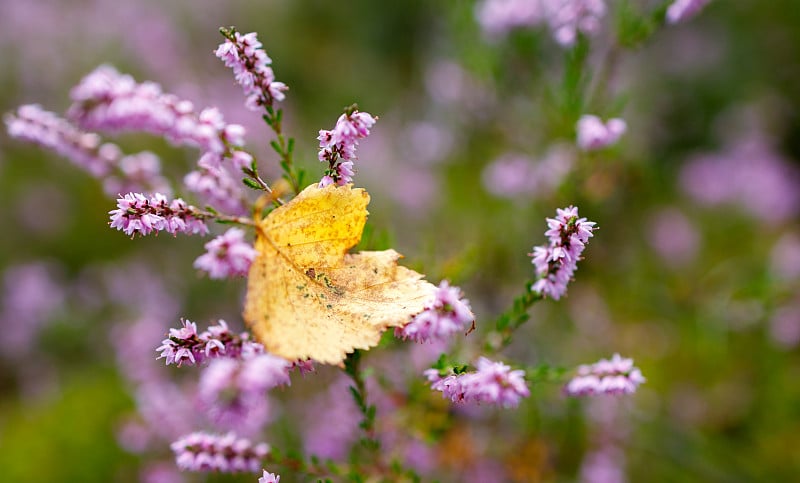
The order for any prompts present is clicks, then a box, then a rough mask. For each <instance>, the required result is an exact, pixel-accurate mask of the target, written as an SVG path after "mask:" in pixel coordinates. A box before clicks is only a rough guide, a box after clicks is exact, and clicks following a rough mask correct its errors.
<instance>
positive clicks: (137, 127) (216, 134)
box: [67, 65, 252, 214]
mask: <svg viewBox="0 0 800 483" xmlns="http://www.w3.org/2000/svg"><path fill="white" fill-rule="evenodd" d="M70 95H71V98H72V101H73V104H72V106H70V108H69V110H68V111H67V116H68V117H69V118H70V119H71V120H72V121H73V122H75V123H77V124H78V125H79V126H81V127H82V128H84V129H94V130H98V131H106V132H111V133H120V132H146V133H150V134H154V135H156V136H161V137H163V138H165V139H166V140H168V141H169V142H171V143H172V144H174V145H180V146H191V147H195V148H198V149H199V150H200V151H201V153H202V154H201V156H200V159H199V161H198V169H197V170H195V171H191V172H190V173H188V174H187V175H186V176H185V177H184V184H185V185H186V187H187V188H188V189H189V190H190V191H192V192H194V193H197V194H198V195H200V196H201V197H202V198H203V199H204V200H206V201H207V202H208V203H209V204H211V205H214V206H217V207H219V208H220V209H223V210H225V211H227V212H229V213H236V214H241V213H243V212H245V207H244V205H243V200H242V194H241V188H242V187H241V184H240V183H239V182H238V181H237V180H236V179H235V178H234V177H233V175H232V174H231V173H230V172H229V171H228V169H227V167H226V166H225V164H224V163H223V160H225V159H229V160H231V167H232V168H236V169H241V167H242V166H244V165H249V164H250V163H251V162H252V156H251V155H250V154H249V153H247V152H246V151H244V150H243V146H244V137H245V134H246V133H245V129H244V127H243V126H241V125H239V124H229V123H227V122H225V118H224V116H223V115H222V113H221V112H220V111H219V109H217V108H215V107H209V108H205V109H203V110H201V111H200V112H197V111H196V110H195V106H194V104H193V103H192V102H191V101H188V100H185V99H180V98H178V97H177V96H175V95H173V94H168V93H165V92H163V90H162V88H161V86H160V85H158V84H156V83H154V82H142V83H137V82H136V81H135V80H134V79H133V77H131V76H129V75H124V74H121V73H119V72H118V71H117V70H116V69H114V68H113V67H111V66H107V65H103V66H100V67H98V68H97V69H95V70H94V71H92V72H91V73H89V74H88V75H87V76H86V77H84V78H83V79H82V80H81V81H80V83H79V84H78V85H77V86H75V87H74V88H73V89H72V91H71V93H70Z"/></svg>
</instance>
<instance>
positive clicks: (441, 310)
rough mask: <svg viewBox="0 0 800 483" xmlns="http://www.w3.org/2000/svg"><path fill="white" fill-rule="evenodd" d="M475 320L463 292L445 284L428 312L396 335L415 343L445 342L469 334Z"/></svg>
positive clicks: (443, 283) (426, 307)
mask: <svg viewBox="0 0 800 483" xmlns="http://www.w3.org/2000/svg"><path fill="white" fill-rule="evenodd" d="M474 320H475V316H474V315H473V314H472V310H471V309H470V305H469V300H467V299H465V298H463V294H462V293H461V289H459V288H458V287H451V286H450V284H449V283H447V281H446V280H442V282H441V283H440V284H439V287H438V288H437V289H436V292H435V294H434V298H433V300H431V301H430V302H428V303H427V304H426V305H425V310H423V311H422V312H420V313H419V314H417V315H416V316H415V317H414V318H413V319H412V320H411V322H409V323H408V324H406V325H405V326H404V327H402V328H397V329H395V332H394V333H395V336H397V337H402V338H404V339H411V340H413V341H415V342H428V341H431V340H445V339H447V338H448V337H450V336H451V335H453V334H454V333H456V332H461V331H466V330H468V328H469V325H470V324H471V323H472V322H474Z"/></svg>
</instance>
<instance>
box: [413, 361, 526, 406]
mask: <svg viewBox="0 0 800 483" xmlns="http://www.w3.org/2000/svg"><path fill="white" fill-rule="evenodd" d="M476 368H477V371H475V372H467V373H464V374H457V375H456V374H450V375H446V376H442V374H441V373H440V372H439V370H438V369H428V370H426V371H425V376H426V377H427V378H428V382H430V383H431V389H433V390H435V391H441V392H442V395H443V396H444V397H446V398H448V399H450V400H451V401H453V402H468V401H473V402H478V403H487V404H496V405H498V406H502V407H505V408H510V407H517V406H518V405H519V402H520V400H521V399H522V398H524V397H528V396H530V390H529V389H528V386H527V385H526V384H525V371H522V370H511V367H509V366H507V365H505V364H503V363H502V362H494V361H491V360H489V359H487V358H485V357H481V358H480V359H479V360H478V363H477V364H476Z"/></svg>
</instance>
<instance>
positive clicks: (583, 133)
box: [577, 114, 628, 151]
mask: <svg viewBox="0 0 800 483" xmlns="http://www.w3.org/2000/svg"><path fill="white" fill-rule="evenodd" d="M627 129H628V125H627V123H626V122H625V120H624V119H620V118H613V119H609V120H608V121H606V122H605V123H604V122H603V121H602V120H601V119H600V118H599V117H597V116H593V115H591V114H586V115H583V116H581V118H580V120H578V126H577V131H578V141H577V142H578V147H579V148H581V149H582V150H584V151H594V150H597V149H602V148H605V147H607V146H611V145H612V144H616V142H617V141H619V139H620V137H622V135H623V134H625V131H627Z"/></svg>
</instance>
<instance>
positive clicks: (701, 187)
mask: <svg viewBox="0 0 800 483" xmlns="http://www.w3.org/2000/svg"><path fill="white" fill-rule="evenodd" d="M680 182H681V188H682V189H683V191H684V192H686V193H687V194H688V195H689V196H690V197H691V198H692V199H693V200H695V201H697V202H698V203H701V204H704V205H718V204H724V203H731V204H736V205H738V206H739V207H741V209H742V210H744V211H745V212H747V213H748V214H750V215H751V216H753V217H755V218H756V219H758V220H759V221H763V222H766V223H768V224H778V223H782V222H786V221H789V220H792V219H793V218H794V217H796V216H797V215H798V214H800V189H798V188H797V187H798V186H800V169H798V168H797V166H795V165H794V164H793V163H792V162H791V161H790V160H788V159H786V158H784V157H783V156H782V155H780V154H779V153H778V152H777V150H776V149H775V148H774V147H773V145H772V144H771V142H770V140H768V139H765V138H764V136H763V135H761V134H760V133H739V134H738V137H737V138H736V139H735V140H734V141H732V142H730V143H729V144H728V145H727V146H726V147H725V148H724V149H723V150H722V151H721V152H719V153H708V154H700V155H697V156H694V157H692V158H691V159H690V160H689V161H688V162H687V163H686V164H685V165H684V166H683V168H682V169H681V173H680Z"/></svg>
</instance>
